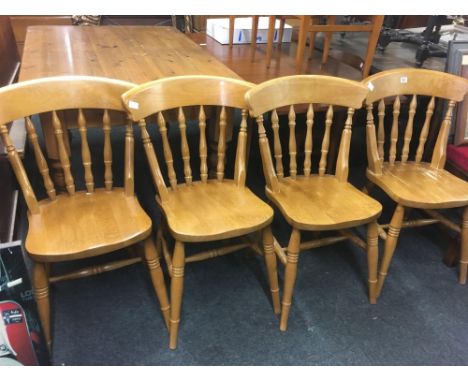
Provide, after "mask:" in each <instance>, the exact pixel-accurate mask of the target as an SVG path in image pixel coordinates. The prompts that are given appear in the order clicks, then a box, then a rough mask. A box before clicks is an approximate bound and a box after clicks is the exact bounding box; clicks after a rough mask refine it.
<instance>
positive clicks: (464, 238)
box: [458, 206, 468, 284]
mask: <svg viewBox="0 0 468 382" xmlns="http://www.w3.org/2000/svg"><path fill="white" fill-rule="evenodd" d="M460 249H461V252H460V275H459V277H458V282H459V283H460V284H466V275H467V270H468V206H466V207H465V209H464V211H463V222H462V232H461V246H460Z"/></svg>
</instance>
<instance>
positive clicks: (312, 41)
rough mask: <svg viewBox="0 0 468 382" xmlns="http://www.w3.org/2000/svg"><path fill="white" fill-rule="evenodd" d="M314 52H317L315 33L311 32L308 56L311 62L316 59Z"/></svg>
mask: <svg viewBox="0 0 468 382" xmlns="http://www.w3.org/2000/svg"><path fill="white" fill-rule="evenodd" d="M314 50H315V32H309V52H308V53H307V56H308V57H309V60H312V58H313V57H314Z"/></svg>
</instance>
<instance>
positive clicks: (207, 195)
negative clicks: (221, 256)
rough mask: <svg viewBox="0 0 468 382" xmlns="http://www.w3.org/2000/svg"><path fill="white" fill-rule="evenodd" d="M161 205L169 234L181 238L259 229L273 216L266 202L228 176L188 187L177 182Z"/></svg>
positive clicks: (220, 236)
mask: <svg viewBox="0 0 468 382" xmlns="http://www.w3.org/2000/svg"><path fill="white" fill-rule="evenodd" d="M160 205H161V208H162V210H163V212H164V215H165V216H166V219H167V222H168V225H169V229H170V230H171V233H172V235H173V236H174V237H175V238H176V239H177V240H180V241H184V242H199V241H211V240H219V239H227V238H230V237H237V236H241V235H244V234H247V233H249V232H252V231H255V230H259V229H262V228H263V227H265V226H267V225H268V224H269V223H270V222H271V220H272V219H273V211H272V209H271V208H270V207H269V206H268V205H267V204H266V203H264V202H262V201H261V200H260V199H258V198H257V197H256V196H255V195H254V194H253V193H252V192H251V191H250V190H249V189H247V188H239V187H237V185H236V184H235V183H234V182H232V181H229V180H227V179H226V180H224V181H223V182H217V181H215V180H209V181H208V182H207V183H202V182H193V183H192V186H191V187H188V186H186V185H183V184H180V185H179V186H178V188H177V191H175V192H169V193H168V197H167V199H166V200H164V201H162V202H160ZM241 206H242V207H241Z"/></svg>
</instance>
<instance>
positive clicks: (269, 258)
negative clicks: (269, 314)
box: [263, 226, 281, 314]
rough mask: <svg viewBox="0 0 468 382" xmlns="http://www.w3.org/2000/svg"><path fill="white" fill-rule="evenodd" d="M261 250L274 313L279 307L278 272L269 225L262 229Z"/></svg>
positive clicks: (279, 309)
mask: <svg viewBox="0 0 468 382" xmlns="http://www.w3.org/2000/svg"><path fill="white" fill-rule="evenodd" d="M263 252H264V254H265V264H266V267H267V271H268V282H269V284H270V291H271V300H272V302H273V311H274V312H275V314H279V313H280V311H281V308H280V297H279V286H278V272H277V268H276V255H275V251H274V248H273V233H272V232H271V227H270V226H268V227H266V228H265V229H263Z"/></svg>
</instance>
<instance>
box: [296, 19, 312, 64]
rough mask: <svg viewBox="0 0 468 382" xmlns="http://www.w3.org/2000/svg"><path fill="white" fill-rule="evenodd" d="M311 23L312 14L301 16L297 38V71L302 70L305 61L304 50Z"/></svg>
mask: <svg viewBox="0 0 468 382" xmlns="http://www.w3.org/2000/svg"><path fill="white" fill-rule="evenodd" d="M309 25H310V16H301V25H300V27H299V37H298V40H297V52H296V72H297V73H301V72H302V66H303V63H304V52H305V45H306V39H307V29H308V27H309Z"/></svg>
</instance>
